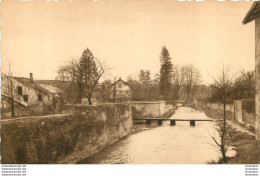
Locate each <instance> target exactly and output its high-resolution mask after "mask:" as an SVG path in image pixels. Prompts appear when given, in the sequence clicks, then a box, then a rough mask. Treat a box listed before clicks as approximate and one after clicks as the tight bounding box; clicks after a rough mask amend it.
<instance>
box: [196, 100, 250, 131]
mask: <svg viewBox="0 0 260 176" xmlns="http://www.w3.org/2000/svg"><path fill="white" fill-rule="evenodd" d="M252 107H253V108H252ZM195 108H196V109H198V110H203V111H205V113H206V115H208V116H209V117H211V118H220V119H223V115H224V113H223V109H224V106H223V104H222V103H201V102H198V103H197V104H196V105H195ZM226 117H227V119H228V120H235V121H236V122H238V123H240V124H241V125H245V126H247V127H250V129H251V128H252V127H255V113H254V102H252V101H242V100H236V101H234V102H233V103H232V104H226Z"/></svg>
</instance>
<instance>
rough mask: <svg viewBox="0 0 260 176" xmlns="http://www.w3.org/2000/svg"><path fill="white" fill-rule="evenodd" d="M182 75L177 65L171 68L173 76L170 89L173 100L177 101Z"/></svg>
mask: <svg viewBox="0 0 260 176" xmlns="http://www.w3.org/2000/svg"><path fill="white" fill-rule="evenodd" d="M183 76H184V75H183V74H181V72H180V69H179V67H178V65H175V66H174V67H173V74H172V88H173V99H175V100H178V99H179V90H180V88H181V85H182V83H183V79H184V77H183Z"/></svg>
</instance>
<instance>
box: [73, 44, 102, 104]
mask: <svg viewBox="0 0 260 176" xmlns="http://www.w3.org/2000/svg"><path fill="white" fill-rule="evenodd" d="M69 68H70V73H71V74H72V75H71V77H72V81H76V83H77V84H78V87H79V88H80V90H81V91H82V93H83V94H84V96H85V97H86V98H87V99H88V102H89V104H90V105H91V104H92V101H91V98H92V93H93V90H94V88H95V87H96V85H97V83H98V81H99V79H100V78H101V76H102V75H103V74H104V72H105V69H104V68H103V65H102V64H101V63H100V62H99V60H98V59H97V58H95V57H94V56H93V54H92V52H91V51H90V50H89V49H88V48H87V49H86V50H84V51H83V53H82V56H81V57H80V59H79V61H77V60H75V59H74V60H72V61H71V64H70V67H69Z"/></svg>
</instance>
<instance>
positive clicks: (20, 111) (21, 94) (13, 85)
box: [1, 74, 54, 117]
mask: <svg viewBox="0 0 260 176" xmlns="http://www.w3.org/2000/svg"><path fill="white" fill-rule="evenodd" d="M1 83H2V84H1V98H2V99H1V103H2V110H3V111H4V112H5V113H4V114H2V115H3V117H5V115H6V116H7V117H8V116H11V117H14V116H15V117H19V116H27V115H34V114H43V112H44V111H45V110H44V107H47V106H48V105H51V104H52V98H53V96H54V95H53V94H52V93H50V92H49V91H48V90H46V89H44V88H42V87H41V86H40V85H38V84H37V83H35V82H34V80H33V75H32V74H30V78H23V77H12V76H6V75H1Z"/></svg>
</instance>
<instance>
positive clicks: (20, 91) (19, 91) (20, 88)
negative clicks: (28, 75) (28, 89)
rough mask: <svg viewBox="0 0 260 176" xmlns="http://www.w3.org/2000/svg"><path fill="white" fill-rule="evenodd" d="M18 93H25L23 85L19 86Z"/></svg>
mask: <svg viewBox="0 0 260 176" xmlns="http://www.w3.org/2000/svg"><path fill="white" fill-rule="evenodd" d="M18 95H23V89H22V87H21V86H18Z"/></svg>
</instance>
